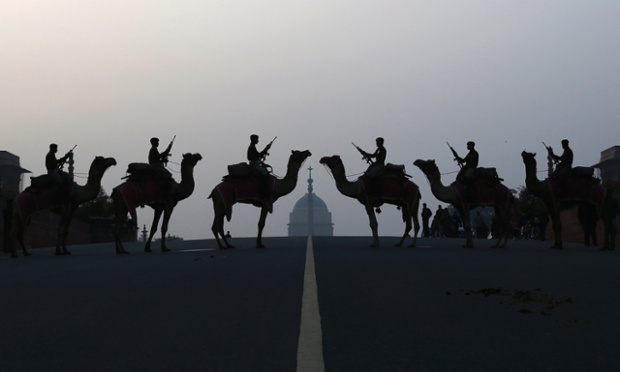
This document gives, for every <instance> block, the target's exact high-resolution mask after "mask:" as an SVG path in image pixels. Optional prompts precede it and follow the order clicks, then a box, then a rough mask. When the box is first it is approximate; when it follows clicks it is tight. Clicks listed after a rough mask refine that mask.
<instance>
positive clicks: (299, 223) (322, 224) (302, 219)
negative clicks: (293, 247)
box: [288, 167, 334, 236]
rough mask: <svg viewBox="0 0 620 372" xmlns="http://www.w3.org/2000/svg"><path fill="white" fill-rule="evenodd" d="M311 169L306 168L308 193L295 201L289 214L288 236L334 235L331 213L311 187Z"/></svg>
mask: <svg viewBox="0 0 620 372" xmlns="http://www.w3.org/2000/svg"><path fill="white" fill-rule="evenodd" d="M312 169H313V168H312V167H309V168H308V171H309V174H310V175H309V176H308V193H307V194H306V195H304V196H302V197H301V198H300V199H299V200H298V201H297V203H295V207H293V211H292V212H291V213H290V215H289V224H288V236H308V235H312V236H334V224H333V223H332V214H331V212H329V210H327V205H326V204H325V202H324V201H323V200H322V199H321V198H319V197H318V196H316V194H315V193H314V192H313V189H312V182H313V180H312Z"/></svg>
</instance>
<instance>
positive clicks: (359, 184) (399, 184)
mask: <svg viewBox="0 0 620 372" xmlns="http://www.w3.org/2000/svg"><path fill="white" fill-rule="evenodd" d="M320 163H321V164H323V165H326V166H327V167H329V169H330V170H331V172H332V174H333V175H334V180H335V181H336V188H337V189H338V191H339V192H340V193H341V194H342V195H345V196H348V197H350V198H353V199H357V201H359V202H360V203H361V204H362V205H364V208H365V209H366V213H367V214H368V219H369V221H370V229H371V231H372V242H371V247H378V246H379V235H378V226H379V224H378V222H377V216H376V214H375V208H378V207H380V206H381V205H383V204H384V203H387V204H392V205H396V206H397V207H398V208H400V209H401V211H402V218H403V222H404V223H405V232H404V234H403V236H402V237H401V239H400V241H399V242H398V243H396V246H398V247H400V246H401V245H402V244H403V242H404V240H405V238H406V237H407V235H409V232H410V231H411V220H412V219H413V226H414V234H413V239H412V241H411V244H410V245H409V246H410V247H415V245H416V240H417V237H418V232H419V231H420V223H419V221H418V207H419V204H420V199H421V195H420V190H419V188H418V186H417V185H416V184H415V183H413V182H411V181H409V180H407V179H406V178H404V177H401V176H394V177H391V176H388V177H385V176H381V177H380V178H379V182H380V183H381V185H380V188H381V191H380V192H378V195H377V192H376V191H369V190H368V184H367V183H366V182H365V179H366V176H362V177H360V178H358V179H357V180H356V181H354V182H351V181H349V180H347V178H346V175H345V174H346V173H345V169H344V164H343V163H342V159H340V156H338V155H333V156H325V157H323V158H322V159H321V161H320Z"/></svg>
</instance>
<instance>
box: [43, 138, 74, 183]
mask: <svg viewBox="0 0 620 372" xmlns="http://www.w3.org/2000/svg"><path fill="white" fill-rule="evenodd" d="M57 152H58V145H57V144H55V143H52V144H50V147H49V152H48V153H47V155H45V168H46V169H47V174H48V175H49V176H50V177H51V179H52V183H53V184H54V185H56V186H59V187H60V186H62V185H63V184H64V183H65V181H66V180H67V179H68V175H67V173H65V172H63V170H62V167H63V165H64V164H65V162H66V161H67V159H69V156H71V153H72V151H69V152H67V153H66V154H65V155H64V156H63V157H61V158H60V159H57V158H56V153H57Z"/></svg>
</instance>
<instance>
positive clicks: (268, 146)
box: [261, 136, 278, 161]
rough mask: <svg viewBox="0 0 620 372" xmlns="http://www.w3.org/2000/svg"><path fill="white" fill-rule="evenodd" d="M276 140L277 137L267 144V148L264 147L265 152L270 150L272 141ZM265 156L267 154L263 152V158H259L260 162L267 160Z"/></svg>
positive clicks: (267, 153)
mask: <svg viewBox="0 0 620 372" xmlns="http://www.w3.org/2000/svg"><path fill="white" fill-rule="evenodd" d="M276 138H278V136H275V137H273V139H272V140H271V142H269V143H268V144H267V146H265V150H268V149H270V148H271V145H272V144H273V141H275V140H276ZM267 156H269V152H268V151H265V153H264V154H263V156H262V157H261V161H265V159H267Z"/></svg>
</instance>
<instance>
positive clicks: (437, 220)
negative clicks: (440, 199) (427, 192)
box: [431, 205, 444, 238]
mask: <svg viewBox="0 0 620 372" xmlns="http://www.w3.org/2000/svg"><path fill="white" fill-rule="evenodd" d="M443 213H444V209H443V208H442V207H441V205H440V206H438V207H437V210H436V211H435V216H434V217H433V221H432V222H431V236H432V237H434V238H441V237H443V229H442V227H441V217H442V215H443Z"/></svg>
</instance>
